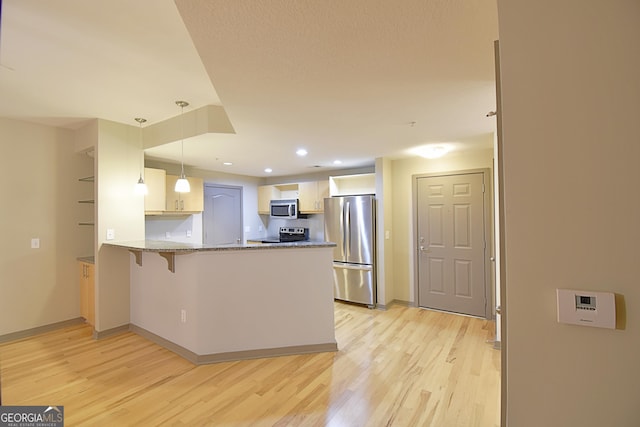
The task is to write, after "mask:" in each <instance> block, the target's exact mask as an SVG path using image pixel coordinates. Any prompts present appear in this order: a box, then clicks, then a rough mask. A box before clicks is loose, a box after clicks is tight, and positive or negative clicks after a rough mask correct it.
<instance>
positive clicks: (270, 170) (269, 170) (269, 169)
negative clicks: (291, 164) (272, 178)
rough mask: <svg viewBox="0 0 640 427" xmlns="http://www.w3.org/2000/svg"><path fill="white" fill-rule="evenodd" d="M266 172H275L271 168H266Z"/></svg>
mask: <svg viewBox="0 0 640 427" xmlns="http://www.w3.org/2000/svg"><path fill="white" fill-rule="evenodd" d="M264 171H265V172H266V173H271V172H273V169H271V168H266V169H265V170H264Z"/></svg>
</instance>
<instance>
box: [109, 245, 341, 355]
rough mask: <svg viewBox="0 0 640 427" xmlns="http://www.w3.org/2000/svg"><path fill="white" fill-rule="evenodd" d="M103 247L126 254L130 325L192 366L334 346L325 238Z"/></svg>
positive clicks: (329, 248)
mask: <svg viewBox="0 0 640 427" xmlns="http://www.w3.org/2000/svg"><path fill="white" fill-rule="evenodd" d="M108 245H109V246H113V247H117V248H122V250H128V251H130V252H131V254H132V256H131V257H130V267H129V268H130V325H129V326H130V329H131V330H133V331H134V332H136V333H138V334H140V335H142V336H145V337H147V338H148V339H150V340H152V341H154V342H156V343H158V344H160V345H163V346H164V347H166V348H169V349H170V350H172V351H174V352H176V353H178V354H180V355H181V356H183V357H185V358H186V359H188V360H189V361H191V362H192V363H194V364H206V363H215V362H223V361H230V360H241V359H250V358H259V357H271V356H281V355H289V354H302V353H315V352H324V351H335V350H337V344H336V339H335V324H334V312H333V310H334V308H333V287H332V283H333V270H332V257H331V253H332V248H333V246H335V245H334V244H333V243H326V242H295V243H289V244H278V245H251V244H248V245H231V246H203V245H185V244H180V243H172V242H152V241H140V242H124V243H109V244H108ZM168 267H169V268H168Z"/></svg>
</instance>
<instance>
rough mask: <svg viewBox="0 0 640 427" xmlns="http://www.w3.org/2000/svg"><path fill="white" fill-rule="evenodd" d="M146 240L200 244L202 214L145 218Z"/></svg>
mask: <svg viewBox="0 0 640 427" xmlns="http://www.w3.org/2000/svg"><path fill="white" fill-rule="evenodd" d="M145 238H146V239H147V240H169V241H172V242H181V243H196V244H201V243H202V214H194V215H186V216H182V215H180V216H147V217H146V219H145Z"/></svg>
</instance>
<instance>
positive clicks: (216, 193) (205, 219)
mask: <svg viewBox="0 0 640 427" xmlns="http://www.w3.org/2000/svg"><path fill="white" fill-rule="evenodd" d="M202 223H203V224H202V228H203V230H204V239H203V242H204V243H205V244H207V245H231V244H237V243H241V242H242V187H231V186H223V185H209V184H207V185H205V187H204V213H203V214H202Z"/></svg>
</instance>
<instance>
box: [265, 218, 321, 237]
mask: <svg viewBox="0 0 640 427" xmlns="http://www.w3.org/2000/svg"><path fill="white" fill-rule="evenodd" d="M280 227H307V228H309V239H311V240H324V215H322V214H315V215H309V216H308V218H298V219H280V218H269V225H268V226H267V236H269V237H271V236H277V235H278V232H279V230H280Z"/></svg>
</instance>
